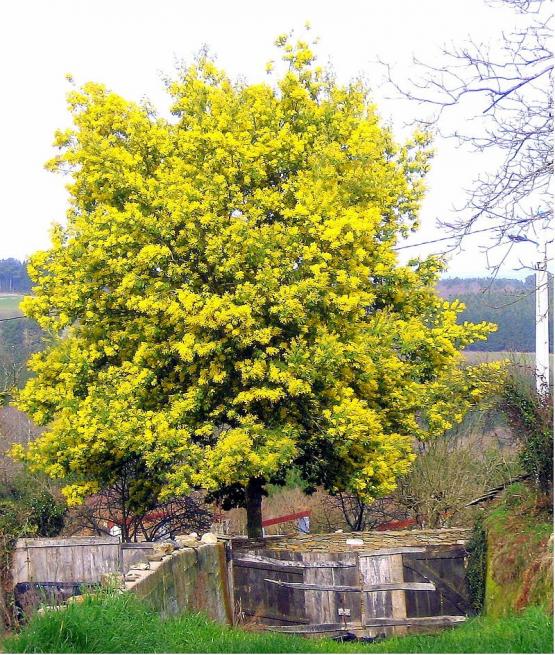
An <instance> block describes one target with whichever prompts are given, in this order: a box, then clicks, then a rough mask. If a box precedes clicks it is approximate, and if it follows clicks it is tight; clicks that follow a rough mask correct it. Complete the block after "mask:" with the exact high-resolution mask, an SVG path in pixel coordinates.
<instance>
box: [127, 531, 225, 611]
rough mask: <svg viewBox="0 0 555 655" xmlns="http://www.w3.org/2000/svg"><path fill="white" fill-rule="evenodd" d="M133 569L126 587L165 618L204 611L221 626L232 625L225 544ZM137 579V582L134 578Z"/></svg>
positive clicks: (172, 555)
mask: <svg viewBox="0 0 555 655" xmlns="http://www.w3.org/2000/svg"><path fill="white" fill-rule="evenodd" d="M136 566H137V567H138V568H134V569H133V568H132V569H131V572H130V574H128V575H127V576H126V578H127V581H126V584H125V587H126V589H127V590H128V591H130V592H132V593H134V594H136V595H137V597H138V598H141V599H142V600H144V601H145V602H146V603H148V604H149V605H150V606H151V607H152V608H153V609H155V610H156V611H158V612H160V614H161V615H162V616H171V615H176V614H179V613H181V612H184V611H192V612H203V613H204V614H206V615H207V616H208V617H210V618H211V619H213V620H214V621H218V622H219V623H232V620H233V615H232V609H231V608H232V603H231V599H230V591H229V585H228V577H227V563H226V552H225V546H224V544H223V543H217V544H201V543H199V544H198V546H194V547H191V548H181V549H179V550H175V551H173V552H172V553H170V554H168V555H165V556H164V557H163V558H162V560H161V561H158V562H156V561H150V562H149V563H148V564H147V565H145V566H148V567H149V568H148V569H146V568H141V565H136ZM130 578H135V579H130Z"/></svg>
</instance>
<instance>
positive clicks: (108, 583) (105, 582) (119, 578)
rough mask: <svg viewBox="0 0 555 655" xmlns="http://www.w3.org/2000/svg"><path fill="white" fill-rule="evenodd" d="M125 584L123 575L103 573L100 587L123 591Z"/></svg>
mask: <svg viewBox="0 0 555 655" xmlns="http://www.w3.org/2000/svg"><path fill="white" fill-rule="evenodd" d="M124 583H125V579H124V577H123V574H121V573H103V574H102V575H101V576H100V586H101V587H105V588H107V589H121V588H122V587H123V585H124Z"/></svg>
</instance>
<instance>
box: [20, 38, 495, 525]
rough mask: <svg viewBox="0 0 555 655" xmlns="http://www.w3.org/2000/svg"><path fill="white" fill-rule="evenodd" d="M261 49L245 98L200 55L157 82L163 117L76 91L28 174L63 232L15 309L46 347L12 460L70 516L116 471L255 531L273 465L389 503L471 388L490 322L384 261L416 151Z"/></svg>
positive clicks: (359, 108) (304, 62) (421, 138)
mask: <svg viewBox="0 0 555 655" xmlns="http://www.w3.org/2000/svg"><path fill="white" fill-rule="evenodd" d="M277 45H278V47H280V48H281V49H282V54H283V60H284V62H285V64H284V65H283V64H282V65H283V68H284V70H283V72H282V73H281V74H277V73H274V74H273V75H274V78H272V80H271V81H270V82H269V83H267V84H252V85H249V84H246V83H243V82H233V81H232V80H230V79H229V77H228V76H227V75H226V74H225V73H224V72H223V71H222V70H219V69H218V68H216V66H215V65H214V63H213V62H212V61H211V60H210V59H209V58H208V57H207V56H204V55H201V56H199V57H198V59H197V60H196V61H195V62H194V63H193V64H192V65H190V66H188V67H184V68H183V69H181V70H179V71H178V75H177V77H176V79H175V80H174V81H170V82H168V87H167V88H168V92H169V94H170V96H171V98H172V114H173V117H172V118H171V119H166V118H162V117H161V116H159V115H157V114H156V113H155V112H154V110H153V109H152V107H150V106H149V105H146V104H145V105H141V104H135V103H133V102H128V101H126V100H124V99H123V98H122V97H120V96H118V95H116V94H115V93H113V92H111V91H109V90H107V89H106V88H105V87H104V86H101V85H99V84H92V83H89V84H85V85H84V86H83V87H82V88H80V89H78V90H74V91H72V92H71V93H70V94H69V96H68V98H69V110H70V112H71V114H72V116H73V122H74V126H73V128H72V129H70V130H67V131H64V132H60V133H58V134H57V137H56V144H57V146H58V148H59V154H58V155H57V156H56V157H55V158H54V160H53V161H52V162H51V163H50V167H51V168H52V169H53V170H59V171H64V172H70V173H71V175H72V178H71V182H70V184H69V186H68V189H69V193H70V206H69V211H68V216H67V225H66V226H65V227H61V226H58V227H56V228H54V230H53V232H52V247H51V248H50V249H49V250H47V251H45V252H39V253H37V254H35V256H34V257H33V258H32V261H31V264H30V273H31V276H32V279H33V280H34V283H35V286H34V289H33V296H31V297H28V298H27V299H26V300H25V302H24V310H25V312H26V314H27V315H28V316H30V317H32V318H34V319H36V320H37V321H38V322H39V323H40V325H41V326H42V327H43V328H44V329H46V330H49V331H50V332H51V334H52V335H53V342H52V345H51V346H50V347H49V348H48V349H47V350H46V351H44V352H41V353H39V354H37V355H35V356H34V357H33V358H32V362H31V367H32V369H33V370H34V372H35V377H34V378H33V379H32V380H30V381H29V382H28V384H27V386H26V387H25V389H24V390H23V392H22V393H21V396H20V399H19V406H20V407H21V408H22V409H24V410H25V411H27V412H29V413H30V414H31V415H32V417H33V418H34V419H35V420H36V421H38V422H39V423H41V424H44V425H47V426H48V427H47V430H46V431H45V432H44V433H43V434H42V435H41V436H40V438H39V439H37V440H36V441H34V442H33V443H32V444H31V445H30V446H29V448H28V449H27V450H26V451H25V452H23V451H21V452H19V456H20V457H23V458H26V459H27V461H28V462H29V464H30V465H31V466H32V467H34V468H36V469H40V470H42V471H45V472H46V473H47V474H49V475H50V476H53V477H58V478H64V479H65V480H66V482H67V485H66V488H65V493H66V496H67V498H68V500H69V501H70V502H74V503H77V502H80V501H81V500H82V499H83V497H84V495H86V494H88V493H92V492H95V491H97V490H98V489H99V488H100V487H101V486H103V485H107V484H109V483H110V482H111V480H112V479H113V476H114V475H116V474H117V471H120V470H121V469H122V467H124V466H126V464H127V463H128V462H130V461H132V462H135V463H137V462H138V463H139V464H140V468H141V470H143V471H144V485H143V487H146V488H148V489H152V488H153V484H154V483H152V480H154V481H155V484H154V488H156V489H157V490H159V491H160V494H161V495H162V496H164V495H166V496H171V495H172V494H181V493H186V492H187V491H188V490H190V489H192V488H204V489H206V490H208V491H210V492H212V493H213V494H218V493H219V494H224V495H225V494H227V496H228V499H238V500H237V502H239V503H240V504H243V505H244V506H246V507H247V511H248V528H249V534H250V535H253V536H254V535H257V534H260V530H261V525H260V524H261V510H260V505H261V497H262V494H263V489H264V485H265V484H266V483H268V482H276V481H279V480H280V479H283V477H284V475H285V473H286V471H287V470H288V469H289V468H290V467H292V466H296V467H298V468H300V469H301V470H302V472H303V475H304V476H305V478H306V479H307V480H308V481H310V482H312V483H313V484H323V485H324V486H325V487H326V488H328V489H329V490H331V491H334V490H351V491H353V492H356V493H357V494H359V495H361V496H363V497H365V498H367V499H370V498H372V497H375V496H377V495H380V494H383V493H387V492H390V491H391V490H392V489H393V488H394V487H395V480H396V478H397V476H398V475H399V474H403V473H406V472H407V470H408V468H409V466H410V462H411V460H412V459H413V457H414V456H413V454H412V443H413V441H414V439H415V438H418V439H428V438H432V437H434V436H437V435H440V434H443V433H444V432H445V430H446V429H447V428H449V427H450V426H451V425H452V424H453V423H455V422H457V421H460V420H461V419H462V417H463V415H464V413H465V411H466V410H467V409H468V408H469V407H471V406H472V405H475V404H476V403H477V402H478V401H479V400H480V399H481V398H482V397H483V396H484V395H485V394H486V393H487V392H488V391H489V390H490V388H491V384H492V382H491V373H492V371H491V367H487V366H485V367H484V366H482V367H474V368H466V369H463V368H461V367H460V363H461V355H460V349H461V348H463V347H464V346H466V345H467V344H469V343H471V342H473V341H475V340H476V339H484V338H486V336H487V334H488V332H489V331H490V330H491V329H492V326H490V325H486V324H481V325H472V324H463V325H457V322H456V318H457V313H458V312H459V311H460V310H461V308H462V306H461V305H460V304H458V303H456V302H445V301H443V300H441V299H440V298H439V297H438V296H437V295H436V293H435V292H434V284H435V281H436V279H437V275H438V272H439V271H440V270H441V268H442V265H441V263H440V262H438V261H437V260H436V259H433V258H430V259H425V260H415V261H412V262H410V263H409V264H408V265H400V264H399V262H398V260H397V256H396V254H395V251H394V247H395V244H396V241H397V240H398V238H399V236H400V235H405V234H407V233H408V232H409V231H410V230H413V229H415V228H416V227H417V212H418V208H419V203H420V201H421V198H422V195H423V190H424V186H423V181H422V179H423V176H424V174H425V172H426V170H427V167H428V161H429V156H430V153H429V143H428V137H427V136H426V135H424V134H415V135H414V138H413V139H412V140H411V141H410V142H409V143H407V144H404V145H397V144H396V143H395V142H394V139H393V137H392V134H391V132H390V130H389V129H387V128H385V127H384V126H382V125H381V124H380V121H379V118H378V115H377V113H376V109H375V107H374V105H373V104H372V103H371V102H370V100H369V97H368V92H367V90H366V88H365V87H364V85H363V84H362V83H360V82H354V83H351V84H348V85H346V86H342V85H340V84H339V83H338V82H337V81H336V80H335V79H334V77H333V76H332V75H331V73H330V72H329V71H326V70H323V69H321V68H320V67H318V66H317V64H316V62H315V58H314V55H313V53H312V51H311V50H310V48H309V46H308V45H307V44H306V43H304V42H302V41H299V42H297V43H296V44H295V45H292V44H291V42H290V41H289V40H288V38H286V37H280V38H279V39H278V41H277ZM149 480H150V481H149ZM137 484H138V487H139V488H141V484H140V481H138V483H137ZM157 493H158V491H157Z"/></svg>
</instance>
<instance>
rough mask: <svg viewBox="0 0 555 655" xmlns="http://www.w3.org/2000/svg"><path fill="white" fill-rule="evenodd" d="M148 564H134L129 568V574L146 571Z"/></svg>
mask: <svg viewBox="0 0 555 655" xmlns="http://www.w3.org/2000/svg"><path fill="white" fill-rule="evenodd" d="M149 568H150V564H149V563H148V562H136V563H135V564H133V566H131V568H130V569H129V572H131V571H148V569H149Z"/></svg>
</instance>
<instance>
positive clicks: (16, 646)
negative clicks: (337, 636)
mask: <svg viewBox="0 0 555 655" xmlns="http://www.w3.org/2000/svg"><path fill="white" fill-rule="evenodd" d="M552 630H553V621H552V619H551V617H550V616H548V615H547V614H546V613H544V612H543V611H541V610H539V609H535V608H530V609H528V610H527V611H525V612H523V613H522V614H520V615H514V616H510V617H507V618H504V619H499V620H495V621H494V620H491V619H488V618H484V617H480V618H476V619H471V620H469V621H468V622H467V623H465V624H464V625H462V626H460V627H457V628H454V629H452V630H445V631H443V632H441V633H439V634H434V635H415V636H410V637H393V638H391V639H387V640H385V641H381V642H379V643H376V644H365V643H360V642H359V643H356V642H355V643H337V642H335V641H332V640H329V639H306V638H302V637H294V636H290V635H280V634H272V633H268V632H266V633H258V632H254V631H252V630H251V631H248V630H244V629H240V628H230V627H227V626H222V625H218V624H216V623H212V622H211V621H209V620H207V619H206V618H204V617H203V616H202V615H199V614H184V615H181V616H179V617H175V618H170V619H166V620H163V619H161V618H160V617H159V616H158V615H157V614H156V613H155V612H154V611H153V610H151V609H148V608H147V607H146V605H143V604H141V603H140V602H139V601H138V600H137V599H135V598H134V597H133V596H131V595H129V594H120V595H103V596H97V597H96V598H90V599H87V600H85V602H84V603H80V604H77V603H73V604H71V605H70V606H69V607H68V608H67V609H66V610H65V611H63V612H48V613H47V614H45V615H43V616H35V617H33V619H31V621H30V623H29V625H27V626H26V627H24V628H23V630H22V632H21V633H20V634H18V635H17V636H12V637H9V638H8V639H6V640H5V641H4V644H3V646H4V649H5V650H7V651H8V652H11V653H23V652H26V653H156V652H162V651H163V652H165V653H189V652H195V653H385V652H389V653H549V652H552V648H553V646H552V644H553V635H552Z"/></svg>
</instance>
